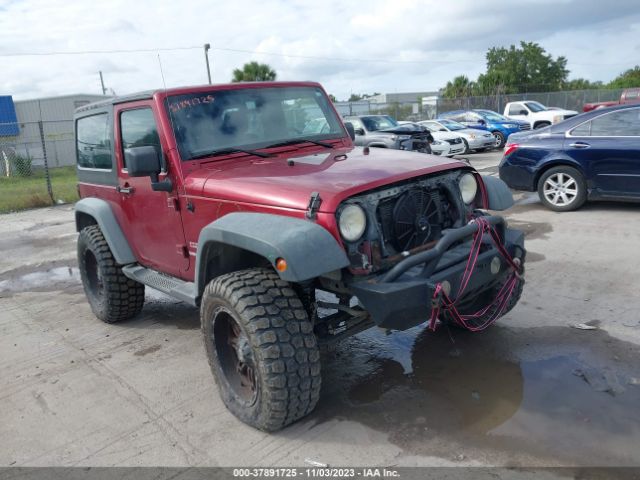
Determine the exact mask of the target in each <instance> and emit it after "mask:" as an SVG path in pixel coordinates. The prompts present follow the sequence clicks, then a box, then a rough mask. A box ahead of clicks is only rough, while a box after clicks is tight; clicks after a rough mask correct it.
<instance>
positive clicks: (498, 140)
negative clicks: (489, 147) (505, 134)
mask: <svg viewBox="0 0 640 480" xmlns="http://www.w3.org/2000/svg"><path fill="white" fill-rule="evenodd" d="M493 136H494V137H495V139H496V147H499V146H500V145H502V136H501V135H500V134H499V133H494V134H493Z"/></svg>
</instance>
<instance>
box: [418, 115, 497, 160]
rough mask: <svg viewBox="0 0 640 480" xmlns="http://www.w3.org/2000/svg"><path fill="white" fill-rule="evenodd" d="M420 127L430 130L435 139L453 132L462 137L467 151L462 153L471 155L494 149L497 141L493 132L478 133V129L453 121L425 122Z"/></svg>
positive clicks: (419, 123) (420, 123)
mask: <svg viewBox="0 0 640 480" xmlns="http://www.w3.org/2000/svg"><path fill="white" fill-rule="evenodd" d="M418 125H423V126H425V127H427V128H428V129H429V131H430V132H431V135H433V136H434V138H438V137H437V136H436V134H443V133H445V132H452V133H455V134H456V135H459V136H460V137H462V142H463V143H464V146H465V149H464V151H463V152H462V153H463V154H464V153H469V152H470V151H474V150H475V151H483V150H487V149H489V148H493V147H494V145H495V143H496V142H495V139H494V137H493V134H492V133H491V132H487V131H484V132H483V131H478V129H476V128H467V127H466V126H464V125H462V124H461V123H458V122H455V121H453V120H447V119H444V118H442V119H440V120H423V121H421V122H418Z"/></svg>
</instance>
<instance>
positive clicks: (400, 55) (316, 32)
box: [0, 0, 640, 99]
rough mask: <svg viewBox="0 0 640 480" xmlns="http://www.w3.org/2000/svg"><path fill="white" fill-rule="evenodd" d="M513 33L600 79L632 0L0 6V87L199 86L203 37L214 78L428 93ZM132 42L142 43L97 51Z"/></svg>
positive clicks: (638, 13)
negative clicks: (262, 76) (251, 67)
mask: <svg viewBox="0 0 640 480" xmlns="http://www.w3.org/2000/svg"><path fill="white" fill-rule="evenodd" d="M520 40H526V41H534V42H538V43H540V44H541V45H542V46H543V47H544V48H545V49H547V51H548V52H550V53H552V54H553V55H554V56H556V55H564V56H566V57H567V58H568V60H569V63H568V67H569V69H570V70H571V77H585V78H587V79H589V80H603V81H608V80H610V79H612V78H613V77H615V76H616V75H617V74H618V73H619V72H621V71H623V70H625V69H626V68H630V67H632V66H633V65H635V64H640V8H638V0H618V1H615V2H607V1H602V0H595V1H592V0H519V1H517V2H513V1H511V2H508V1H506V0H502V1H492V0H485V1H483V2H478V1H477V0H455V1H444V0H440V1H430V0H422V1H420V0H383V1H378V0H369V1H367V2H355V1H345V0H340V1H322V0H315V1H313V2H311V1H302V0H260V1H258V0H254V1H243V0H235V1H228V0H227V1H215V0H214V1H212V0H183V1H175V0H170V1H165V0H155V1H151V0H126V1H125V0H100V1H86V0H85V1H79V0H0V94H2V95H7V94H10V95H13V96H14V98H15V99H25V98H36V97H40V96H50V95H61V94H70V93H100V92H101V90H100V79H99V76H98V71H100V70H102V72H103V73H104V77H105V83H106V86H107V87H108V88H111V89H113V90H114V91H115V92H116V93H117V94H125V93H130V92H133V91H138V90H146V89H151V88H159V87H162V86H163V80H162V76H161V73H160V63H161V65H162V70H163V72H164V82H165V83H166V86H167V87H171V86H178V85H190V84H202V83H205V82H206V70H205V64H204V53H203V50H202V45H203V44H204V43H210V44H211V46H212V50H211V51H210V58H211V61H212V66H213V81H214V82H227V81H229V80H230V78H231V72H232V70H233V69H234V68H236V67H238V66H241V65H242V64H243V63H245V62H247V61H251V60H258V61H260V62H266V63H269V64H270V65H271V66H272V67H273V68H274V69H275V70H276V71H277V73H278V79H280V80H316V81H319V82H321V83H322V84H323V85H324V86H325V87H326V89H327V90H328V91H329V92H330V93H333V94H335V95H336V96H337V97H338V99H344V98H346V97H348V96H349V94H350V93H351V92H354V93H361V92H373V91H378V92H403V91H428V90H437V89H438V88H440V87H442V86H444V84H445V83H446V81H447V80H449V79H451V78H452V77H453V76H455V75H458V74H466V75H468V76H469V77H472V78H475V77H476V76H477V75H478V74H479V73H481V72H482V71H484V67H485V64H484V53H485V52H486V50H487V48H489V47H492V46H508V45H510V44H513V43H518V42H519V41H520ZM189 47H196V48H189ZM133 49H136V50H138V49H149V50H153V51H149V52H138V53H134V52H119V53H115V52H112V53H101V52H104V51H105V50H111V51H113V50H133ZM158 49H160V50H159V51H158ZM168 49H177V50H168ZM178 49H179V50H178ZM86 51H91V52H93V53H88V54H75V55H52V53H54V52H86ZM24 54H31V55H24ZM35 54H37V55H35ZM43 54H44V55H43ZM158 55H159V57H160V62H159V59H158Z"/></svg>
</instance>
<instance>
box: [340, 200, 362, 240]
mask: <svg viewBox="0 0 640 480" xmlns="http://www.w3.org/2000/svg"><path fill="white" fill-rule="evenodd" d="M338 227H339V228H340V234H341V235H342V238H344V239H345V240H346V241H347V242H355V241H356V240H358V239H360V237H362V235H363V234H364V231H365V229H366V228H367V215H366V214H365V213H364V210H363V209H362V207H360V206H358V205H355V204H351V205H347V206H346V207H344V208H343V209H342V211H341V212H340V217H339V218H338Z"/></svg>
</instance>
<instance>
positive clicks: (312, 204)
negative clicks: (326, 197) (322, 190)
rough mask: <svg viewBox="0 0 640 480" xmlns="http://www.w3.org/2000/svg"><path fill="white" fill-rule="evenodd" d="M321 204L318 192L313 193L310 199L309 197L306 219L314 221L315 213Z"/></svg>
mask: <svg viewBox="0 0 640 480" xmlns="http://www.w3.org/2000/svg"><path fill="white" fill-rule="evenodd" d="M321 204H322V198H320V194H319V193H318V192H313V193H312V194H311V197H309V206H308V207H307V214H306V217H307V218H308V219H309V220H315V219H316V213H318V210H320V205H321Z"/></svg>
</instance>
